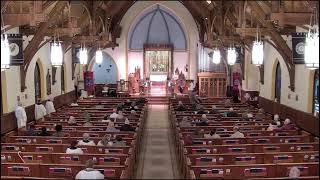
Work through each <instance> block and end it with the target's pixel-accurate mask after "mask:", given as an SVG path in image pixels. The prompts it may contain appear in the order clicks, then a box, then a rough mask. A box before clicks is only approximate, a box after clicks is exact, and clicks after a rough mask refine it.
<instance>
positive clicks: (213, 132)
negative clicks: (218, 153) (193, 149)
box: [204, 129, 220, 139]
mask: <svg viewBox="0 0 320 180" xmlns="http://www.w3.org/2000/svg"><path fill="white" fill-rule="evenodd" d="M204 138H209V139H218V138H220V135H219V134H217V131H216V129H213V130H212V131H211V132H210V133H209V134H204Z"/></svg>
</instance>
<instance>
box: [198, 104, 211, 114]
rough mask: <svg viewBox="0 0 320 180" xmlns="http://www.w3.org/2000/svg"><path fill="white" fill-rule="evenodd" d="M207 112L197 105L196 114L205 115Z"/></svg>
mask: <svg viewBox="0 0 320 180" xmlns="http://www.w3.org/2000/svg"><path fill="white" fill-rule="evenodd" d="M207 112H208V111H205V110H204V107H203V106H202V105H200V104H199V105H197V113H196V114H207Z"/></svg>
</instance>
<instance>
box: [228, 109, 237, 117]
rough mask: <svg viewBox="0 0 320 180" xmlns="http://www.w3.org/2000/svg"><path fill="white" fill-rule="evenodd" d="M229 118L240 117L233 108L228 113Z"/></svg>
mask: <svg viewBox="0 0 320 180" xmlns="http://www.w3.org/2000/svg"><path fill="white" fill-rule="evenodd" d="M226 116H227V117H238V114H237V113H236V112H234V110H233V108H232V107H231V108H229V111H228V112H227V113H226Z"/></svg>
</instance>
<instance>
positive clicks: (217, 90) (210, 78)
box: [198, 72, 227, 97]
mask: <svg viewBox="0 0 320 180" xmlns="http://www.w3.org/2000/svg"><path fill="white" fill-rule="evenodd" d="M198 78H199V91H200V95H201V96H206V97H224V96H225V95H226V91H227V79H226V74H225V73H209V72H202V73H198Z"/></svg>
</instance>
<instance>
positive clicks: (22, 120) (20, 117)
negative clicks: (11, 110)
mask: <svg viewBox="0 0 320 180" xmlns="http://www.w3.org/2000/svg"><path fill="white" fill-rule="evenodd" d="M15 116H16V118H17V125H18V129H20V128H25V127H26V126H27V114H26V110H25V109H24V107H23V105H22V103H21V102H20V101H19V102H18V106H17V107H16V109H15Z"/></svg>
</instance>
